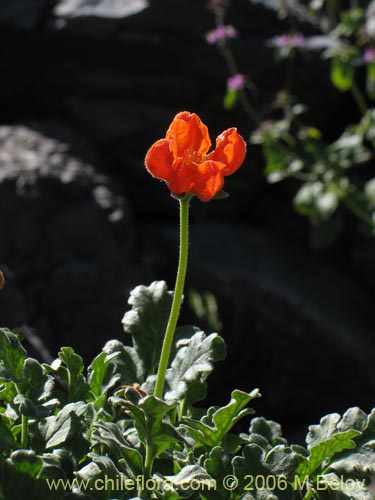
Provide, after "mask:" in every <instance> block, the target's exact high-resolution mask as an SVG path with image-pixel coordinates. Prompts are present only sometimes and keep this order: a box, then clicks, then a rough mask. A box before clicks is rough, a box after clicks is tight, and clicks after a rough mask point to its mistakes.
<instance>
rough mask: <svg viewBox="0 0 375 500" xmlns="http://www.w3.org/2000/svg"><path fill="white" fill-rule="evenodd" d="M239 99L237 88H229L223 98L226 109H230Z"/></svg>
mask: <svg viewBox="0 0 375 500" xmlns="http://www.w3.org/2000/svg"><path fill="white" fill-rule="evenodd" d="M237 100H238V91H237V90H227V91H226V93H225V96H224V99H223V106H224V109H226V110H227V111H230V110H231V109H232V108H233V107H234V105H235V104H236V102H237Z"/></svg>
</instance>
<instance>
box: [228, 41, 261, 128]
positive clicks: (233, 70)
mask: <svg viewBox="0 0 375 500" xmlns="http://www.w3.org/2000/svg"><path fill="white" fill-rule="evenodd" d="M219 47H220V49H221V52H222V54H223V57H224V59H225V62H226V64H227V67H228V69H229V72H230V74H231V75H232V76H234V75H236V74H237V73H239V70H238V67H237V64H236V61H235V59H234V57H233V53H232V51H231V49H230V48H229V45H228V43H227V42H226V41H225V40H222V41H221V42H220V44H219ZM238 95H239V99H240V102H241V105H242V108H243V110H244V111H245V113H246V114H247V115H248V117H249V118H250V120H252V121H253V122H254V123H256V124H258V123H259V122H260V119H259V116H258V115H257V112H256V111H255V109H254V107H253V105H252V104H251V102H250V100H249V99H248V98H247V95H246V93H245V92H244V90H240V91H239V93H238Z"/></svg>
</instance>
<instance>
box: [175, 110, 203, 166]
mask: <svg viewBox="0 0 375 500" xmlns="http://www.w3.org/2000/svg"><path fill="white" fill-rule="evenodd" d="M166 138H167V139H169V140H170V141H171V143H172V148H173V154H174V156H175V159H177V158H183V159H187V160H189V159H190V158H189V157H190V156H192V157H191V162H194V161H195V162H198V163H199V162H200V161H201V160H202V159H203V157H204V156H205V155H206V153H207V151H208V150H209V149H210V146H211V140H210V137H209V134H208V129H207V127H206V125H205V124H204V123H203V122H202V121H201V119H200V118H199V116H198V115H196V114H195V113H189V112H188V111H182V112H181V113H178V114H177V115H176V116H175V117H174V119H173V122H172V123H171V125H170V127H169V129H168V131H167V134H166ZM195 155H196V156H195Z"/></svg>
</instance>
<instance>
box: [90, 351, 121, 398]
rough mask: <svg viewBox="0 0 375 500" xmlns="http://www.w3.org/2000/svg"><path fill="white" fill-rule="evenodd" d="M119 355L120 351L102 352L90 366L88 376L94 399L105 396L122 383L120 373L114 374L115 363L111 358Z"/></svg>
mask: <svg viewBox="0 0 375 500" xmlns="http://www.w3.org/2000/svg"><path fill="white" fill-rule="evenodd" d="M118 355H119V352H114V353H112V354H109V355H108V354H107V353H106V352H101V353H100V354H99V355H98V356H96V358H95V359H94V360H93V362H92V363H91V365H90V366H89V367H88V369H87V378H88V383H89V385H90V392H91V394H92V395H93V397H94V400H96V399H97V398H99V397H100V396H105V395H106V394H107V393H108V391H109V390H110V389H112V388H113V387H114V386H116V385H118V384H119V383H120V380H121V377H120V375H119V374H112V372H113V366H114V365H113V364H111V360H112V359H113V358H114V357H117V356H118Z"/></svg>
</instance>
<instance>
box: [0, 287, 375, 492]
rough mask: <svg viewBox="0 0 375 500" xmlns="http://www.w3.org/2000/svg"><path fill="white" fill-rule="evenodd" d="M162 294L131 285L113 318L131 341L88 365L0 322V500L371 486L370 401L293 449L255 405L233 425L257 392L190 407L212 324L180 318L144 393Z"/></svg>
mask: <svg viewBox="0 0 375 500" xmlns="http://www.w3.org/2000/svg"><path fill="white" fill-rule="evenodd" d="M170 297H171V293H170V292H169V291H168V290H167V287H166V285H165V283H164V282H154V283H152V284H151V285H150V286H148V287H147V286H143V287H137V288H136V289H135V290H133V292H132V294H131V298H130V301H129V303H130V305H131V309H130V310H129V311H128V312H127V313H126V315H125V318H124V327H125V330H126V332H127V334H128V335H130V336H131V337H132V338H133V345H132V346H128V345H125V344H124V343H123V342H122V341H120V340H111V341H109V342H107V344H106V345H105V346H104V347H103V349H102V351H101V352H100V353H99V354H98V355H97V356H96V357H95V359H94V360H93V361H92V363H91V364H90V365H89V366H88V367H87V368H86V367H85V366H84V364H83V361H82V358H81V357H80V356H79V355H78V354H77V353H75V352H74V351H73V349H72V348H70V347H63V348H62V349H61V351H60V352H59V354H58V358H57V359H56V360H55V361H53V362H52V363H51V364H40V363H39V362H38V361H37V360H35V359H32V358H29V357H27V353H26V351H25V349H24V347H23V346H22V340H21V338H20V337H19V335H17V334H16V333H14V332H11V331H10V330H8V329H6V328H2V329H0V499H4V500H16V499H19V498H22V499H25V500H27V499H30V500H36V499H45V500H55V499H56V500H57V499H64V500H73V499H86V500H102V499H108V500H109V499H112V500H127V499H135V498H140V499H145V500H147V499H167V500H177V499H183V498H192V499H201V500H211V499H212V500H214V499H217V498H218V499H219V500H239V499H245V500H253V499H259V500H265V499H269V500H275V499H280V500H283V499H285V500H287V499H288V500H294V499H301V498H303V497H304V496H305V497H306V498H310V499H311V498H315V499H317V500H321V499H322V500H323V499H340V500H348V499H349V498H355V499H356V500H357V499H358V500H369V499H370V498H372V497H371V495H372V493H371V491H372V488H373V485H372V478H373V476H374V475H375V465H374V464H375V444H374V443H375V413H374V411H373V412H372V413H371V414H370V415H366V414H365V413H364V412H362V411H361V410H359V409H358V408H352V409H350V410H348V411H347V412H346V413H345V414H344V415H343V416H342V417H341V416H340V415H338V414H332V415H327V416H326V417H324V418H323V419H322V420H321V422H320V424H319V425H314V426H311V427H310V429H309V433H308V435H307V439H306V446H305V447H303V446H297V445H289V444H288V443H287V441H286V440H285V439H284V438H283V437H282V432H281V428H280V426H279V425H278V424H277V423H275V422H272V421H269V420H265V419H264V418H262V417H251V420H250V422H249V428H248V432H247V433H242V434H238V432H236V427H235V426H236V424H237V422H238V421H239V420H241V419H244V418H248V417H249V415H252V414H253V412H254V411H253V410H252V409H251V408H250V407H249V404H250V403H251V404H252V403H254V402H255V401H256V398H258V397H259V396H260V394H259V391H258V390H257V389H255V390H253V391H251V392H248V393H247V392H243V391H239V390H234V391H233V392H232V394H231V397H230V398H229V401H228V403H227V404H226V405H224V406H223V407H210V408H207V409H205V408H204V407H202V406H201V405H202V403H201V401H202V400H203V399H204V397H205V394H206V383H207V378H208V376H209V374H210V373H211V372H212V370H213V366H214V363H215V362H217V361H219V360H220V359H222V358H223V357H224V355H225V345H224V342H223V340H222V339H221V338H220V337H219V336H218V335H217V334H215V333H211V334H209V335H206V334H205V333H204V332H202V331H200V330H199V329H197V328H195V327H192V326H185V327H181V328H179V330H178V331H177V332H176V333H177V334H176V341H175V345H174V347H173V356H172V360H171V362H170V366H169V368H168V371H167V383H166V388H165V393H164V396H163V399H159V398H156V397H155V396H153V394H152V389H153V384H154V381H155V359H156V357H157V354H155V353H151V352H150V350H151V349H157V348H159V343H160V341H161V338H162V335H161V333H160V336H159V332H161V330H162V327H163V325H164V323H165V314H166V309H167V308H166V304H168V303H169V301H170ZM148 329H151V330H152V332H153V335H154V337H153V336H152V335H151V334H150V332H149V331H148ZM338 479H340V480H342V481H341V483H340V485H341V484H343V487H341V486H340V488H339V489H337V488H336V489H335V488H334V487H333V486H334V485H335V484H336V483H335V481H336V482H337V480H338ZM349 480H350V481H351V483H349V482H348V481H349ZM345 481H347V482H345ZM348 485H349V486H350V487H351V489H350V491H349V489H348V488H349V486H348ZM323 486H324V489H322V487H323ZM353 491H354V492H353Z"/></svg>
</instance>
